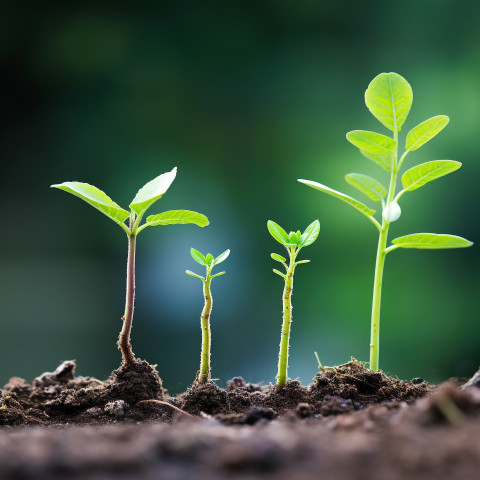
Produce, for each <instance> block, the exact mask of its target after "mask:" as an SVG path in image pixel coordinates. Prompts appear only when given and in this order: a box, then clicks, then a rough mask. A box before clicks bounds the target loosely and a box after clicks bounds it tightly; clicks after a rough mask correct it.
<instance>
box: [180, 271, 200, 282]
mask: <svg viewBox="0 0 480 480" xmlns="http://www.w3.org/2000/svg"><path fill="white" fill-rule="evenodd" d="M185 273H186V274H187V275H190V276H191V277H195V278H199V279H200V280H201V281H202V282H205V278H203V277H202V276H201V275H197V274H196V273H193V272H192V271H191V270H185Z"/></svg>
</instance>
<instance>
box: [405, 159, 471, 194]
mask: <svg viewBox="0 0 480 480" xmlns="http://www.w3.org/2000/svg"><path fill="white" fill-rule="evenodd" d="M461 166H462V164H461V163H460V162H456V161H455V160H434V161H433V162H426V163H422V164H420V165H417V166H416V167H413V168H411V169H410V170H407V171H406V172H405V173H404V174H403V175H402V184H403V188H404V189H405V190H406V191H408V192H410V191H412V190H416V189H417V188H420V187H422V186H423V185H425V184H426V183H428V182H431V181H432V180H435V179H436V178H440V177H443V176H444V175H447V174H449V173H451V172H454V171H455V170H458V169H459V168H460V167H461Z"/></svg>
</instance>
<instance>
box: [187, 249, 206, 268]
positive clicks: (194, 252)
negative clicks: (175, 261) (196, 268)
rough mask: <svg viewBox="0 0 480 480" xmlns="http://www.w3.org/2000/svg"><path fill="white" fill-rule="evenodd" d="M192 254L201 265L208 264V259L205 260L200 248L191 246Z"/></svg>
mask: <svg viewBox="0 0 480 480" xmlns="http://www.w3.org/2000/svg"><path fill="white" fill-rule="evenodd" d="M190 255H191V256H192V258H193V259H194V260H195V261H196V262H197V263H199V264H200V265H204V266H205V265H206V264H207V263H206V261H205V257H204V256H203V255H202V254H201V253H200V252H199V251H198V250H195V249H194V248H191V249H190Z"/></svg>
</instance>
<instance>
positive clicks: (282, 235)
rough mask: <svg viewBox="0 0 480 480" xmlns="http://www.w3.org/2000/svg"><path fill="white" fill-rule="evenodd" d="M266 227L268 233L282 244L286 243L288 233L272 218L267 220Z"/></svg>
mask: <svg viewBox="0 0 480 480" xmlns="http://www.w3.org/2000/svg"><path fill="white" fill-rule="evenodd" d="M267 228H268V231H269V232H270V235H271V236H272V237H273V238H274V239H275V240H276V241H277V242H278V243H281V244H282V245H286V244H287V243H288V234H287V232H286V231H285V230H284V229H283V228H282V227H281V226H280V225H278V224H277V223H275V222H274V221H272V220H269V221H268V222H267Z"/></svg>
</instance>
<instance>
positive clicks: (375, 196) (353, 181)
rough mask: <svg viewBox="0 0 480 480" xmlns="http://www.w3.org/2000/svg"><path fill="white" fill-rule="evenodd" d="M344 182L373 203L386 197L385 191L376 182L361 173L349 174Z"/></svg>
mask: <svg viewBox="0 0 480 480" xmlns="http://www.w3.org/2000/svg"><path fill="white" fill-rule="evenodd" d="M345 180H346V181H347V182H348V183H349V184H350V185H352V186H354V187H355V188H356V189H357V190H359V191H360V192H362V193H364V194H365V195H366V196H367V197H368V198H370V199H371V200H373V201H374V202H381V201H382V198H384V197H386V196H387V193H388V191H387V189H386V188H385V187H384V186H383V185H382V184H381V183H380V182H379V181H377V180H375V179H374V178H372V177H369V176H368V175H362V174H361V173H349V174H348V175H345Z"/></svg>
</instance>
